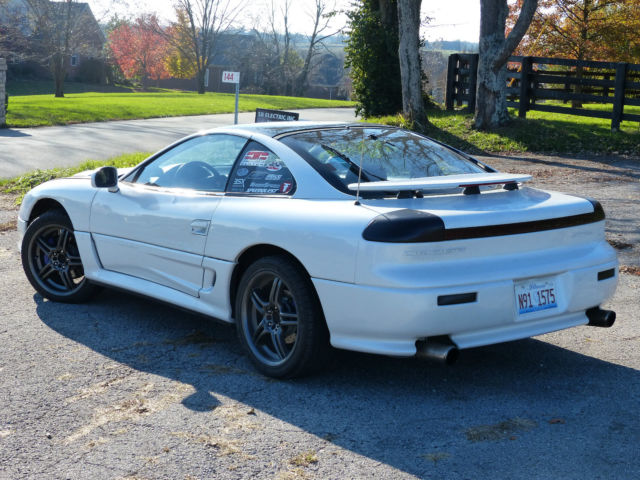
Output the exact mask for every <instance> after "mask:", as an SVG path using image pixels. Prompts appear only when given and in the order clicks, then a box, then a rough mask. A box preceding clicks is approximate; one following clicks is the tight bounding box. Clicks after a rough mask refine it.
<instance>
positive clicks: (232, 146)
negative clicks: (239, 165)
mask: <svg viewBox="0 0 640 480" xmlns="http://www.w3.org/2000/svg"><path fill="white" fill-rule="evenodd" d="M246 143H247V139H246V138H242V137H236V136H234V135H223V134H219V135H218V134H212V135H203V136H201V137H195V138H192V139H191V140H187V141H186V142H183V143H181V144H180V145H177V146H176V147H174V148H172V149H171V150H169V151H168V152H166V153H164V154H162V155H160V156H159V157H158V158H156V159H154V160H153V161H152V162H151V163H149V164H148V165H146V166H145V167H144V168H143V169H142V171H141V172H140V173H139V174H138V175H137V176H136V177H135V178H134V180H133V182H134V183H140V184H143V185H152V186H156V187H165V188H188V189H193V190H204V191H209V192H222V191H224V188H225V185H226V184H227V179H228V178H229V173H230V172H231V169H232V168H233V164H234V162H235V160H236V158H237V157H238V154H239V153H240V151H241V150H242V147H244V145H245V144H246Z"/></svg>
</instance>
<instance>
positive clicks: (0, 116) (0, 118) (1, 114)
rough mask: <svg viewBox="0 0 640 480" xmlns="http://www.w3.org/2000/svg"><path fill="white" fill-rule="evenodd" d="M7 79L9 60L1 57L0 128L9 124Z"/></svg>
mask: <svg viewBox="0 0 640 480" xmlns="http://www.w3.org/2000/svg"><path fill="white" fill-rule="evenodd" d="M6 81H7V62H6V60H5V59H4V58H0V128H2V127H5V126H6V125H7V112H6V111H5V106H4V102H5V98H6V97H5V95H6V88H5V86H6Z"/></svg>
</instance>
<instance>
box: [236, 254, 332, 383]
mask: <svg viewBox="0 0 640 480" xmlns="http://www.w3.org/2000/svg"><path fill="white" fill-rule="evenodd" d="M236 323H237V328H238V335H239V337H240V341H241V342H242V343H243V344H244V346H245V348H246V350H247V352H248V353H249V356H250V357H251V360H252V361H253V363H254V364H255V365H256V367H257V369H258V370H260V372H262V373H263V374H265V375H267V376H271V377H277V378H291V377H298V376H301V375H304V374H307V373H309V372H311V371H312V370H314V369H316V368H317V367H318V366H319V365H320V364H321V363H322V360H323V358H324V357H325V356H326V353H327V351H328V349H329V346H328V332H327V328H326V325H325V322H324V318H323V316H322V312H321V308H320V306H319V302H318V300H317V298H316V296H315V292H314V291H313V286H312V284H311V281H310V280H309V278H308V276H307V275H306V274H305V273H303V272H301V271H300V269H299V268H298V267H297V266H296V265H295V264H294V263H293V262H292V261H290V260H289V259H287V258H286V257H283V256H272V257H265V258H262V259H260V260H258V261H256V262H255V263H254V264H252V265H251V266H250V267H249V268H248V269H247V271H246V272H245V273H244V275H243V276H242V279H241V281H240V285H239V287H238V295H237V298H236Z"/></svg>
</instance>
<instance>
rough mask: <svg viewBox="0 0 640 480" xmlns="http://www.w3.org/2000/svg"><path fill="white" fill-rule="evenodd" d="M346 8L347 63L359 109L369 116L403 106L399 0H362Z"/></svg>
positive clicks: (389, 111)
mask: <svg viewBox="0 0 640 480" xmlns="http://www.w3.org/2000/svg"><path fill="white" fill-rule="evenodd" d="M354 6H355V8H354V9H353V10H351V11H348V12H347V17H348V19H349V20H348V31H347V32H346V33H347V34H348V35H349V39H348V41H347V45H346V47H345V53H346V62H345V66H346V67H348V68H350V72H349V75H350V76H351V80H352V82H353V93H354V97H355V99H356V100H357V102H358V104H357V106H356V112H357V113H358V114H359V115H363V116H364V117H365V118H366V117H371V116H378V115H393V114H396V113H397V112H399V111H400V110H401V109H402V88H401V84H400V61H399V59H398V10H397V3H396V0H359V1H358V2H357V3H355V4H354Z"/></svg>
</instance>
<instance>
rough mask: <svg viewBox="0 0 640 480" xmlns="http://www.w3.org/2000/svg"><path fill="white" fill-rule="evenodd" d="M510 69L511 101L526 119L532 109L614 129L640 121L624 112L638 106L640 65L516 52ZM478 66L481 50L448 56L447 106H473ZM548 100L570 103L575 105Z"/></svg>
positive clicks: (511, 105)
mask: <svg viewBox="0 0 640 480" xmlns="http://www.w3.org/2000/svg"><path fill="white" fill-rule="evenodd" d="M506 68H507V84H506V85H505V88H506V92H507V99H508V101H507V105H508V106H510V107H515V108H517V109H518V115H519V116H520V117H522V118H525V117H526V115H527V111H529V110H539V111H543V112H554V113H564V114H569V115H581V116H585V117H597V118H606V119H610V120H611V129H612V130H618V129H619V128H620V122H622V121H623V120H627V121H633V122H640V115H638V114H632V113H625V112H624V107H625V106H626V105H633V106H640V65H637V64H632V63H616V62H591V61H578V60H570V59H563V58H546V57H520V56H513V57H509V62H508V65H507V67H506ZM477 70H478V54H460V53H456V54H453V55H450V56H449V68H448V73H447V94H446V107H447V110H452V109H453V108H454V106H455V105H457V106H458V107H460V106H463V105H467V108H468V109H469V110H471V111H474V110H475V103H476V83H477ZM546 100H556V101H562V102H563V103H567V102H572V107H564V106H560V105H558V104H555V105H554V104H549V103H547V102H545V101H546ZM582 103H598V104H610V105H611V109H606V110H597V109H593V108H591V109H588V108H575V106H577V104H582Z"/></svg>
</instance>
